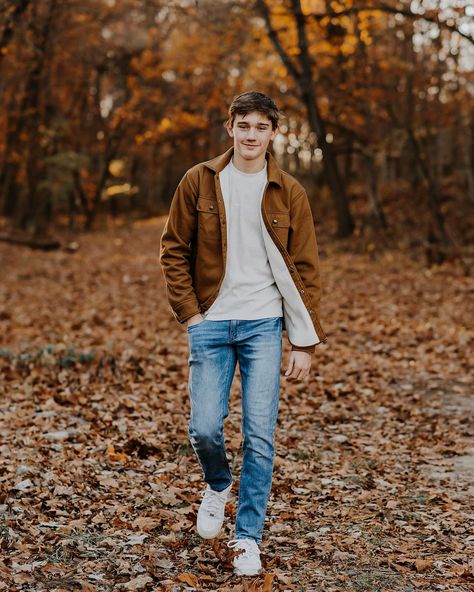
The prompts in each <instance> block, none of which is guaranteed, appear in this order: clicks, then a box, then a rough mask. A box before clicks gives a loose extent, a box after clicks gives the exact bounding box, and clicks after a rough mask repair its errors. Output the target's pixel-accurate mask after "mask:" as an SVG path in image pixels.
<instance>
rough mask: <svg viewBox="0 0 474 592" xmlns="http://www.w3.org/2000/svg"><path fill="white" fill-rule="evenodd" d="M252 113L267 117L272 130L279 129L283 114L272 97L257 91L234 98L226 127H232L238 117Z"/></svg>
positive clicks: (250, 91)
mask: <svg viewBox="0 0 474 592" xmlns="http://www.w3.org/2000/svg"><path fill="white" fill-rule="evenodd" d="M252 111H257V112H258V113H261V114H262V115H266V116H267V117H268V119H269V120H270V121H271V122H272V129H276V128H277V127H278V120H279V118H280V116H281V115H282V113H281V112H280V111H279V110H278V108H277V106H276V105H275V103H274V102H273V100H272V99H271V98H270V97H268V96H267V95H264V94H263V93H261V92H257V91H255V90H249V91H247V92H244V93H241V94H240V95H237V96H236V97H234V99H233V101H232V103H231V105H230V107H229V118H228V119H227V121H226V122H225V123H224V125H227V124H229V125H230V126H231V127H232V126H233V125H234V119H235V116H236V115H247V113H251V112H252Z"/></svg>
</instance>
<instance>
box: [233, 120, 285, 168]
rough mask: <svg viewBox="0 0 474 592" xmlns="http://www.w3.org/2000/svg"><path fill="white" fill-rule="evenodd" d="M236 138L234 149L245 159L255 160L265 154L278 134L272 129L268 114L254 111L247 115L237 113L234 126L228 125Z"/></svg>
mask: <svg viewBox="0 0 474 592" xmlns="http://www.w3.org/2000/svg"><path fill="white" fill-rule="evenodd" d="M227 131H228V133H229V136H230V137H231V138H234V151H235V152H238V153H239V155H240V156H241V157H242V158H244V159H245V160H254V159H256V158H258V157H259V156H261V155H262V154H265V152H266V150H267V147H268V144H269V143H270V140H273V138H274V137H275V136H276V134H277V130H272V122H271V121H270V120H269V119H268V117H267V116H266V115H263V114H262V113H258V112H257V111H252V112H251V113H247V114H246V115H236V116H235V119H234V124H233V126H232V127H227Z"/></svg>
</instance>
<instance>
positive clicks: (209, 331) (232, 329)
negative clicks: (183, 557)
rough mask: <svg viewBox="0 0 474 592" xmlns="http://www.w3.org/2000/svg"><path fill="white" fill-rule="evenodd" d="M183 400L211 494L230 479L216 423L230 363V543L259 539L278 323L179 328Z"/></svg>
mask: <svg viewBox="0 0 474 592" xmlns="http://www.w3.org/2000/svg"><path fill="white" fill-rule="evenodd" d="M187 332H188V338H189V359H188V365H189V384H188V392H189V396H190V401H191V417H190V421H189V430H188V433H189V439H190V441H191V444H192V446H193V448H194V451H195V452H196V455H197V457H198V460H199V463H200V465H201V467H202V469H203V472H204V479H205V481H206V482H207V483H208V484H209V485H210V487H211V488H212V489H214V490H216V491H222V490H223V489H225V488H226V487H227V486H228V485H230V484H231V483H232V481H233V478H232V475H231V471H230V467H229V463H228V461H227V457H226V451H225V444H224V419H225V418H226V417H227V416H228V414H229V392H230V387H231V384H232V380H233V377H234V372H235V367H236V363H237V361H238V362H239V370H240V375H241V378H242V432H243V459H242V472H241V476H240V486H239V500H238V507H237V516H236V523H235V538H236V539H238V538H253V539H254V540H255V541H256V542H257V543H261V541H262V533H263V527H264V522H265V514H266V509H267V504H268V498H269V496H270V490H271V483H272V473H273V460H274V434H275V426H276V421H277V416H278V403H279V398H280V368H281V356H282V317H267V318H263V319H256V320H225V321H212V320H207V319H204V320H202V321H199V322H198V323H195V324H194V325H191V326H190V327H188V328H187Z"/></svg>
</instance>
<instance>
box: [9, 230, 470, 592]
mask: <svg viewBox="0 0 474 592" xmlns="http://www.w3.org/2000/svg"><path fill="white" fill-rule="evenodd" d="M159 222H160V221H158V222H156V221H151V222H150V223H147V224H141V225H136V226H135V227H134V228H133V229H116V230H110V231H109V232H103V233H99V234H93V235H87V236H85V237H83V238H81V239H80V243H81V247H80V250H79V252H78V253H76V254H69V253H65V252H52V253H41V254H40V253H36V252H31V251H29V250H26V249H21V248H15V247H13V246H11V245H6V244H0V268H1V270H2V282H1V285H0V335H1V343H0V453H1V455H0V536H1V537H2V538H1V546H2V553H1V558H0V590H8V591H9V592H10V591H13V590H16V591H34V592H36V591H38V592H39V591H42V590H55V591H62V590H67V591H68V592H69V591H75V590H81V591H85V592H90V591H95V590H97V591H102V590H104V591H105V590H107V591H109V590H110V591H112V590H113V591H116V590H117V591H120V590H160V591H161V590H163V591H165V590H166V591H169V592H171V591H184V590H220V591H222V592H226V591H234V592H239V591H243V590H249V591H250V590H253V591H255V592H256V591H261V592H267V591H269V590H274V591H286V590H288V591H291V590H298V591H302V592H303V591H304V592H315V591H322V592H339V591H351V592H352V591H356V592H357V591H370V592H382V591H390V592H397V591H403V592H409V591H411V592H414V591H418V590H426V591H429V592H434V591H436V590H445V591H448V592H454V591H456V592H461V591H466V590H473V589H474V572H473V569H474V560H473V558H474V534H473V533H474V507H473V505H474V504H473V493H474V467H473V458H474V439H473V436H474V425H473V408H474V399H473V393H472V366H470V358H472V353H471V352H472V349H473V331H472V327H473V326H474V323H473V319H472V302H471V300H470V298H472V280H471V279H469V278H466V277H463V275H462V273H461V272H460V271H459V270H457V269H456V268H453V267H449V266H446V267H443V268H439V269H436V270H432V271H426V270H424V269H423V268H422V267H420V266H419V265H418V264H417V263H415V262H413V261H411V259H410V258H409V257H408V256H407V255H404V254H402V253H386V254H384V255H380V257H379V258H378V259H376V260H375V261H371V260H369V259H368V258H367V257H365V256H356V255H350V254H346V253H343V252H338V249H339V246H337V245H331V244H328V245H327V246H325V248H324V252H325V254H324V256H323V257H322V273H323V281H324V289H325V297H324V301H323V306H322V310H323V317H322V321H323V326H324V328H325V329H326V332H327V333H328V338H329V341H328V343H327V344H326V345H320V346H318V348H317V351H316V354H315V356H314V363H313V372H312V377H311V380H310V381H308V382H305V383H298V384H294V383H293V384H290V383H288V382H287V381H286V380H285V379H284V377H283V376H282V390H281V402H280V414H279V420H278V432H277V436H276V458H275V472H274V482H273V489H272V495H271V499H270V504H269V511H268V522H267V526H266V533H265V539H264V543H263V546H262V558H263V561H264V565H265V568H266V573H265V574H264V575H262V576H261V577H260V578H255V579H254V580H250V581H247V582H243V581H241V580H240V579H239V578H236V577H234V576H233V575H232V570H231V567H230V563H229V558H228V557H227V556H226V555H225V542H226V540H228V537H229V536H231V535H232V532H233V530H232V528H233V518H234V517H235V511H236V493H237V487H238V483H236V487H235V491H234V499H233V501H232V502H231V503H229V505H228V519H227V522H226V526H225V531H224V532H223V533H222V535H221V537H220V539H219V540H218V541H216V542H215V543H214V544H211V543H209V542H203V541H202V540H200V539H199V537H198V536H197V535H196V534H195V526H194V524H195V518H196V511H197V508H198V504H199V500H200V492H201V490H202V487H203V484H202V479H201V473H200V470H199V467H198V465H197V461H196V459H195V457H194V454H193V453H192V450H191V448H190V446H189V443H188V440H187V434H186V431H187V416H188V398H187V390H186V389H187V372H188V368H187V363H186V360H187V336H186V332H185V330H184V328H183V327H182V326H180V325H179V324H178V323H176V321H175V320H174V317H173V316H172V314H171V311H170V310H169V308H168V305H167V303H166V299H165V292H164V285H163V279H162V277H161V272H160V270H159V267H158V245H159V236H160V233H161V227H160V224H159ZM469 315H470V316H469ZM284 339H285V353H284V364H283V367H282V374H283V372H284V368H285V363H286V360H287V355H288V344H287V341H286V337H285V338H284ZM239 384H240V376H239V374H238V373H237V375H236V377H235V380H234V383H233V386H232V392H231V413H230V416H229V418H228V420H227V423H226V441H227V443H228V449H229V454H230V455H231V457H232V459H233V466H234V470H235V474H236V475H238V471H239V467H240V463H241V454H240V444H241V435H240V419H241V415H240V402H239Z"/></svg>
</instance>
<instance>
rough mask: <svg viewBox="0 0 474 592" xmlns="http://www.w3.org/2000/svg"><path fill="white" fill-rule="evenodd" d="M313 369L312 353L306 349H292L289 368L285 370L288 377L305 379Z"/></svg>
mask: <svg viewBox="0 0 474 592" xmlns="http://www.w3.org/2000/svg"><path fill="white" fill-rule="evenodd" d="M310 370H311V354H308V353H306V352H304V351H297V350H296V351H292V352H291V354H290V359H289V361H288V368H287V369H286V372H285V377H286V378H289V379H290V378H291V379H294V380H303V378H306V377H307V376H309V371H310Z"/></svg>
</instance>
